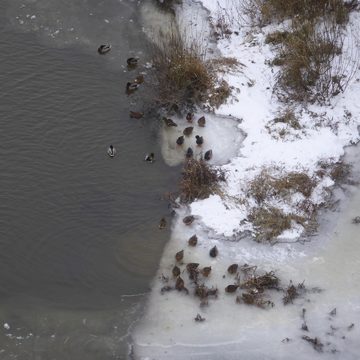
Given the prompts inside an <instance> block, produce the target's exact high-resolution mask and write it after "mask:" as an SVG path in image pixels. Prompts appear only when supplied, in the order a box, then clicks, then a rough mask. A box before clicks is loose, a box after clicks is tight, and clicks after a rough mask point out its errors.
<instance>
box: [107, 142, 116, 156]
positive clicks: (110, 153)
mask: <svg viewBox="0 0 360 360" xmlns="http://www.w3.org/2000/svg"><path fill="white" fill-rule="evenodd" d="M107 153H108V155H109V156H110V157H114V156H115V154H116V149H115V148H114V147H113V146H112V145H110V146H109V148H108V150H107Z"/></svg>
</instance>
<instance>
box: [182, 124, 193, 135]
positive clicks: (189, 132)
mask: <svg viewBox="0 0 360 360" xmlns="http://www.w3.org/2000/svg"><path fill="white" fill-rule="evenodd" d="M193 130H194V127H193V126H189V127H186V128H185V129H184V131H183V134H184V135H185V136H189V135H191V133H192V132H193Z"/></svg>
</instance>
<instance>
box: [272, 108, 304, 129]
mask: <svg viewBox="0 0 360 360" xmlns="http://www.w3.org/2000/svg"><path fill="white" fill-rule="evenodd" d="M273 121H274V123H275V124H276V123H283V124H287V125H289V126H290V127H292V128H293V129H295V130H300V129H301V126H300V123H299V120H298V119H297V118H296V116H295V113H294V111H292V110H291V109H286V110H285V111H284V112H282V113H280V114H279V116H278V117H276V118H275V119H274V120H273Z"/></svg>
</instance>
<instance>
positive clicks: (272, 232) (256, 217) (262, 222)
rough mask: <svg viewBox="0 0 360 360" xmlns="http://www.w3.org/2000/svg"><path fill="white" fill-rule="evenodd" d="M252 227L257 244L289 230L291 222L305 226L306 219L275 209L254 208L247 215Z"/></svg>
mask: <svg viewBox="0 0 360 360" xmlns="http://www.w3.org/2000/svg"><path fill="white" fill-rule="evenodd" d="M249 220H250V221H251V222H252V223H253V225H254V230H255V239H256V241H258V242H263V241H271V240H273V239H274V238H276V237H278V236H279V235H280V234H282V233H283V232H284V231H285V230H289V229H291V226H292V222H293V221H294V222H296V223H298V224H301V225H303V226H304V225H305V221H306V219H305V218H304V217H301V216H299V215H295V214H285V213H284V212H283V211H281V210H280V209H277V208H275V207H268V208H264V207H262V208H255V209H253V210H252V212H251V213H250V215H249Z"/></svg>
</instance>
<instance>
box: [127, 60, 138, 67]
mask: <svg viewBox="0 0 360 360" xmlns="http://www.w3.org/2000/svg"><path fill="white" fill-rule="evenodd" d="M138 61H139V59H138V58H136V57H130V58H128V59H127V60H126V63H127V64H128V66H129V67H133V68H134V67H136V65H137V64H138Z"/></svg>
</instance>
